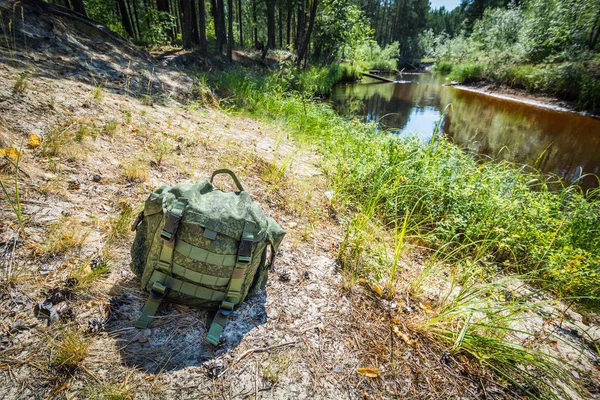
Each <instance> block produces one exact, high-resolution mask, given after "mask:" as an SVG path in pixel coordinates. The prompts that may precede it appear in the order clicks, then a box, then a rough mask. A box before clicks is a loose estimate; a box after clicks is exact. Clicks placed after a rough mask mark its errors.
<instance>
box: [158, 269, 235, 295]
mask: <svg viewBox="0 0 600 400" xmlns="http://www.w3.org/2000/svg"><path fill="white" fill-rule="evenodd" d="M149 282H150V285H152V286H151V287H152V288H154V286H156V283H157V282H158V283H159V284H161V285H163V286H164V287H166V288H167V289H170V290H173V291H175V292H179V293H182V294H185V295H187V296H191V297H195V298H197V299H202V300H209V301H222V300H225V298H226V296H227V294H226V293H225V292H221V291H218V290H214V289H210V288H207V287H204V286H200V285H197V284H195V283H191V282H185V281H182V280H180V279H177V278H173V277H172V276H169V275H167V274H165V273H163V272H160V271H158V270H154V272H152V276H151V277H150V281H149ZM151 291H152V289H151Z"/></svg>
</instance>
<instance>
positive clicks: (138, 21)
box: [129, 0, 142, 39]
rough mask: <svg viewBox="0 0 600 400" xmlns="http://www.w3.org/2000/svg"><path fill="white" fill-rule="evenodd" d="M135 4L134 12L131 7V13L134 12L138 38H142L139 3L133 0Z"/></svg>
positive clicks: (133, 4)
mask: <svg viewBox="0 0 600 400" xmlns="http://www.w3.org/2000/svg"><path fill="white" fill-rule="evenodd" d="M131 4H132V6H133V13H131V8H130V9H129V12H130V14H133V21H134V22H135V28H136V29H137V37H138V39H141V38H142V30H141V29H140V17H139V13H138V9H137V4H136V2H135V0H132V2H131Z"/></svg>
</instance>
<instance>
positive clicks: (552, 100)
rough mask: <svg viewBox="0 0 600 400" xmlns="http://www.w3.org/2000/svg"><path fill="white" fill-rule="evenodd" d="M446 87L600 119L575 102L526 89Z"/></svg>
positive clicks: (487, 85) (480, 84) (486, 84)
mask: <svg viewBox="0 0 600 400" xmlns="http://www.w3.org/2000/svg"><path fill="white" fill-rule="evenodd" d="M446 86H452V87H454V88H457V89H460V90H468V91H471V92H476V93H483V94H485V95H488V96H492V97H495V98H498V99H505V100H511V101H516V102H519V103H524V104H529V105H532V106H535V107H541V108H545V109H548V110H554V111H561V112H568V113H575V114H579V115H584V116H589V117H593V118H600V114H592V113H590V112H588V111H580V110H578V109H577V105H576V104H575V103H573V102H569V101H566V100H561V99H559V98H557V97H553V96H548V95H543V94H536V93H530V92H527V91H526V90H524V89H515V88H511V87H509V86H502V85H498V84H494V83H489V82H476V83H471V84H459V83H448V84H446Z"/></svg>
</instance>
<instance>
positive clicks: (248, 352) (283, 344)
mask: <svg viewBox="0 0 600 400" xmlns="http://www.w3.org/2000/svg"><path fill="white" fill-rule="evenodd" d="M296 343H298V341H293V342H285V343H281V344H274V345H273V346H268V347H257V348H254V349H249V350H246V351H245V352H243V353H242V355H241V356H239V357H238V358H237V360H235V361H234V362H232V363H231V365H229V366H228V367H227V368H225V369H224V370H223V371H222V372H221V373H220V374H219V375H218V376H217V379H218V378H220V377H221V376H222V375H223V374H225V372H227V371H228V370H229V368H231V367H233V366H235V365H236V364H237V363H239V362H240V361H242V360H243V359H244V358H246V357H248V356H249V355H251V354H254V353H264V352H265V351H269V350H273V349H277V348H280V347H285V346H292V345H295V344H296Z"/></svg>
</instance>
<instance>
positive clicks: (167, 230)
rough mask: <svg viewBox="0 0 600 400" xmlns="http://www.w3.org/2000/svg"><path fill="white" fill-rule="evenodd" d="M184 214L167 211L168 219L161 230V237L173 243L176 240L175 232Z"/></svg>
mask: <svg viewBox="0 0 600 400" xmlns="http://www.w3.org/2000/svg"><path fill="white" fill-rule="evenodd" d="M182 217H183V216H182V215H177V214H173V213H172V212H171V211H168V212H167V221H166V222H165V226H163V229H162V231H161V232H160V238H161V239H162V240H164V241H165V242H169V243H172V242H173V241H174V240H175V234H176V233H177V228H178V227H179V222H181V218H182Z"/></svg>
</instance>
